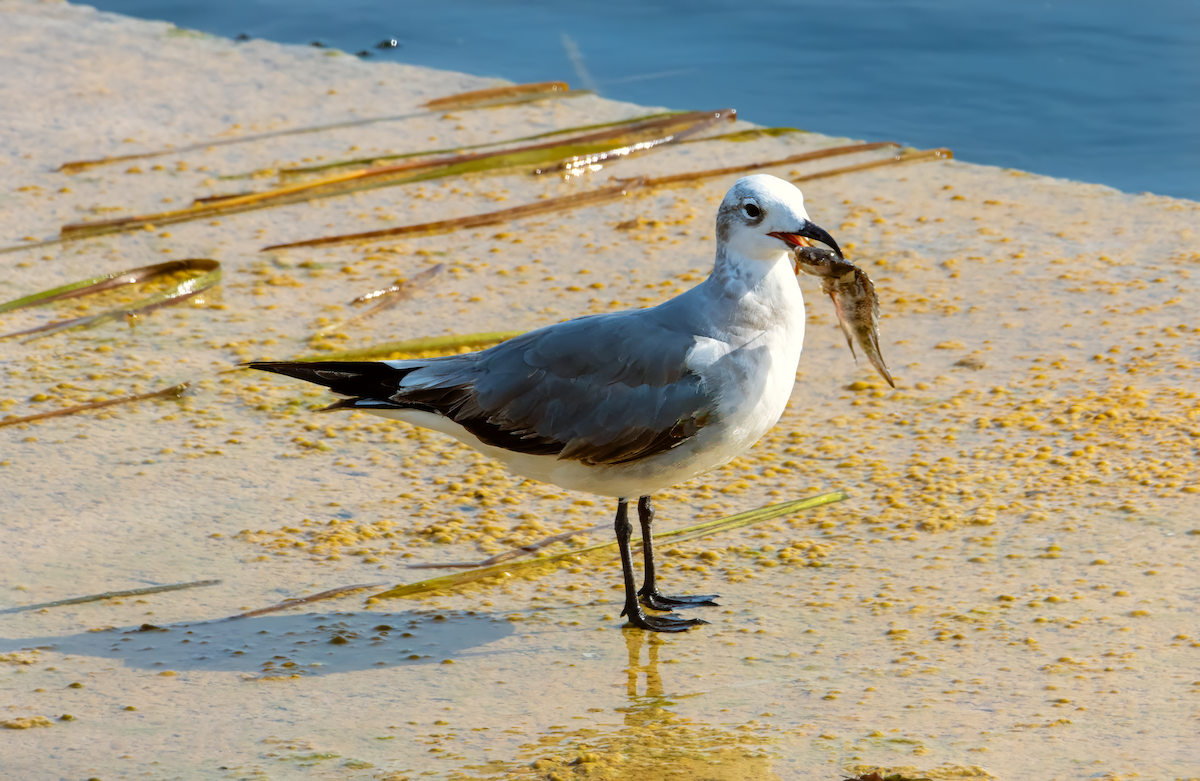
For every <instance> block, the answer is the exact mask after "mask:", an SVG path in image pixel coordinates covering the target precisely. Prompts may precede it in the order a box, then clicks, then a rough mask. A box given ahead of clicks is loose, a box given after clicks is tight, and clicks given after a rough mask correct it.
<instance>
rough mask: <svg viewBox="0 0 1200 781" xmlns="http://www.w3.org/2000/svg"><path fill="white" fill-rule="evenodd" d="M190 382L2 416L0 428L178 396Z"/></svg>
mask: <svg viewBox="0 0 1200 781" xmlns="http://www.w3.org/2000/svg"><path fill="white" fill-rule="evenodd" d="M190 384H191V383H187V382H181V383H179V384H178V385H172V386H171V387H169V388H163V389H162V390H157V391H154V392H152V393H139V394H137V395H136V396H121V397H120V398H117V399H109V400H108V401H94V402H92V403H91V404H80V405H78V406H75V407H64V408H62V409H56V410H51V411H50V412H39V413H38V414H36V415H26V416H25V417H23V418H4V419H2V420H0V428H4V427H5V426H15V425H17V424H19V423H32V422H33V421H35V420H46V419H47V418H60V417H62V416H63V415H74V414H76V413H78V412H87V411H89V410H94V409H101V408H103V407H112V406H114V405H116V404H129V403H130V402H134V401H145V400H146V399H157V398H162V397H167V396H170V397H173V398H178V397H180V396H182V395H183V392H184V391H186V390H187V389H188V385H190Z"/></svg>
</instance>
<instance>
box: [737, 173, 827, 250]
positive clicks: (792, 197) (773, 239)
mask: <svg viewBox="0 0 1200 781" xmlns="http://www.w3.org/2000/svg"><path fill="white" fill-rule="evenodd" d="M800 237H803V238H806V239H815V240H816V241H819V242H821V243H823V244H825V245H827V246H828V247H829V248H830V249H832V250H833V251H834V252H836V253H837V254H838V256H839V257H841V255H842V250H841V248H839V247H838V245H837V242H836V241H834V240H833V237H832V236H830V235H829V234H828V233H826V232H825V231H824V230H822V229H821V228H820V227H818V226H816V225H814V224H813V222H812V220H810V219H809V218H808V212H806V211H805V210H804V194H803V193H801V192H800V189H799V188H798V187H796V185H794V184H792V183H791V182H786V181H784V180H783V179H780V178H778V177H775V176H771V175H770V174H756V175H754V176H747V177H743V178H742V179H738V180H737V182H735V183H734V185H733V187H731V188H730V189H729V192H728V193H726V195H725V200H724V201H722V202H721V208H720V209H719V210H718V211H717V239H718V242H719V244H720V245H722V246H723V247H724V250H725V252H726V253H728V254H729V255H733V256H736V257H738V258H741V259H745V260H760V261H764V262H769V263H773V262H776V261H778V260H779V259H780V258H781V257H782V256H783V255H784V254H786V253H787V252H789V251H790V250H791V249H792V248H793V247H795V246H798V245H800V244H801V241H800Z"/></svg>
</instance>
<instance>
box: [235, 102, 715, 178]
mask: <svg viewBox="0 0 1200 781" xmlns="http://www.w3.org/2000/svg"><path fill="white" fill-rule="evenodd" d="M684 113H686V112H683V111H662V112H657V113H654V114H645V115H643V116H640V117H633V118H632V119H620V120H617V121H615V122H600V123H598V124H594V125H578V126H576V127H567V128H563V129H561V130H550V131H548V132H545V133H537V134H535V135H532V136H521V137H520V138H508V139H505V140H503V141H489V142H488V143H486V144H471V145H468V146H457V147H448V148H446V149H426V150H423V151H420V152H403V153H401V154H395V155H376V156H375V157H358V158H354V159H352V160H338V161H335V162H332V163H324V164H322V165H309V166H302V167H301V166H298V167H292V168H280V169H278V173H279V175H280V176H281V177H287V176H308V175H312V174H319V173H322V172H324V171H330V170H333V169H335V168H349V167H351V166H368V165H378V164H379V163H380V162H381V161H384V160H408V159H411V158H414V157H432V156H434V155H450V154H462V153H463V152H471V151H475V150H477V149H489V148H492V147H499V146H507V145H509V144H521V143H526V142H529V141H537V140H539V139H543V138H553V137H554V136H565V135H569V134H571V133H583V132H585V131H590V130H602V129H604V128H610V127H616V126H618V125H625V124H630V123H634V122H645V121H647V120H651V119H660V118H662V117H667V116H675V115H678V114H684ZM701 140H704V139H701ZM254 173H261V172H257V171H256V172H253V173H249V174H236V175H233V176H223V177H221V178H222V179H242V178H246V177H249V176H252V175H254Z"/></svg>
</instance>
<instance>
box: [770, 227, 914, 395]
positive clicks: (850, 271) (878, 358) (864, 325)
mask: <svg viewBox="0 0 1200 781" xmlns="http://www.w3.org/2000/svg"><path fill="white" fill-rule="evenodd" d="M814 227H815V226H814ZM817 230H820V229H819V228H818V229H817ZM821 232H822V233H824V231H821ZM826 236H828V234H826ZM779 238H782V236H780V237H779ZM811 238H816V239H817V241H820V242H822V243H823V244H827V245H829V246H830V247H833V248H834V249H835V250H836V252H831V251H830V250H827V249H821V248H819V247H811V246H805V245H806V244H808V242H803V243H799V242H797V243H796V244H795V245H793V246H795V250H793V253H792V254H793V258H794V260H795V264H796V271H797V272H800V271H803V272H804V273H805V274H811V275H812V276H814V277H820V279H821V289H822V290H823V291H825V292H826V293H828V294H829V298H830V299H832V300H833V308H834V309H835V310H836V311H837V317H838V325H840V326H841V327H842V333H843V334H845V335H846V344H848V345H850V354H851V355H854V360H855V361H856V362H857V361H858V355H857V354H856V353H855V352H854V343H855V342H858V346H859V347H860V348H862V351H863V353H864V354H866V356H867V360H869V361H870V362H871V365H872V366H874V367H875V369H876V370H877V371H878V372H879V374H880V375H882V376H883V378H884V379H885V380H887V383H888V385H891V386H892V387H893V388H894V387H896V383H895V382H893V381H892V375H891V374H890V373H889V372H888V369H887V365H886V364H884V362H883V355H882V354H881V353H880V352H879V299H878V297H876V295H875V285H873V284H871V278H870V277H868V276H867V273H866V272H865V271H863V270H862V269H860V268H859V267H858V266H856V265H854V264H853V263H851V262H850V261H848V260H846V259H845V256H843V255H842V252H841V250H840V249H838V248H837V244H835V243H833V239H829V240H826V239H824V238H819V237H815V236H813V237H811ZM785 241H786V239H785ZM788 243H789V244H791V242H788Z"/></svg>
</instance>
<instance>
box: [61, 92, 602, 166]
mask: <svg viewBox="0 0 1200 781" xmlns="http://www.w3.org/2000/svg"><path fill="white" fill-rule="evenodd" d="M483 93H492V95H491V96H490V97H484V96H483ZM582 94H591V93H590V92H589V91H587V90H571V89H570V88H568V86H567V84H566V82H562V81H550V82H539V83H537V84H517V85H515V86H513V87H499V88H497V89H493V90H476V91H474V92H463V93H459V94H458V95H447V96H446V97H444V98H436V99H434V100H432V101H429V102H428V103H425V104H424V106H423V107H424V108H425V109H426V110H425V111H418V112H415V113H412V114H399V115H395V116H386V117H368V118H366V119H353V120H349V121H347V122H334V123H332V124H329V125H313V126H310V127H298V128H289V129H287V130H273V131H271V132H269V133H255V134H253V135H248V136H238V137H237V138H219V139H214V140H211V141H201V142H199V143H196V144H187V145H185V146H177V147H170V148H168V149H158V150H155V151H153V152H142V153H140V154H135V155H120V156H119V157H101V158H97V159H95V160H73V161H71V162H69V163H63V164H62V165H60V166H59V167H58V170H59V171H60V172H62V173H66V174H76V173H79V172H80V171H86V170H88V169H89V168H96V167H98V166H102V165H113V164H115V163H128V162H131V161H134V160H148V159H150V158H153V157H162V156H164V155H178V154H184V153H186V152H199V151H205V150H207V149H209V148H211V147H217V146H230V145H232V144H246V143H249V142H251V141H265V140H268V139H272V138H282V137H284V136H298V135H304V134H308V133H321V132H325V131H328V130H341V129H343V128H348V127H361V126H363V125H373V124H376V123H379V122H400V121H402V120H406V119H415V118H417V117H427V116H429V115H430V114H432V113H436V112H437V111H445V110H446V109H448V108H454V109H457V110H462V111H467V110H472V109H478V108H495V107H498V106H510V105H515V104H519V103H528V102H530V101H533V100H542V99H544V98H568V97H575V96H576V95H582ZM439 101H445V103H444V104H443V103H439Z"/></svg>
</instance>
